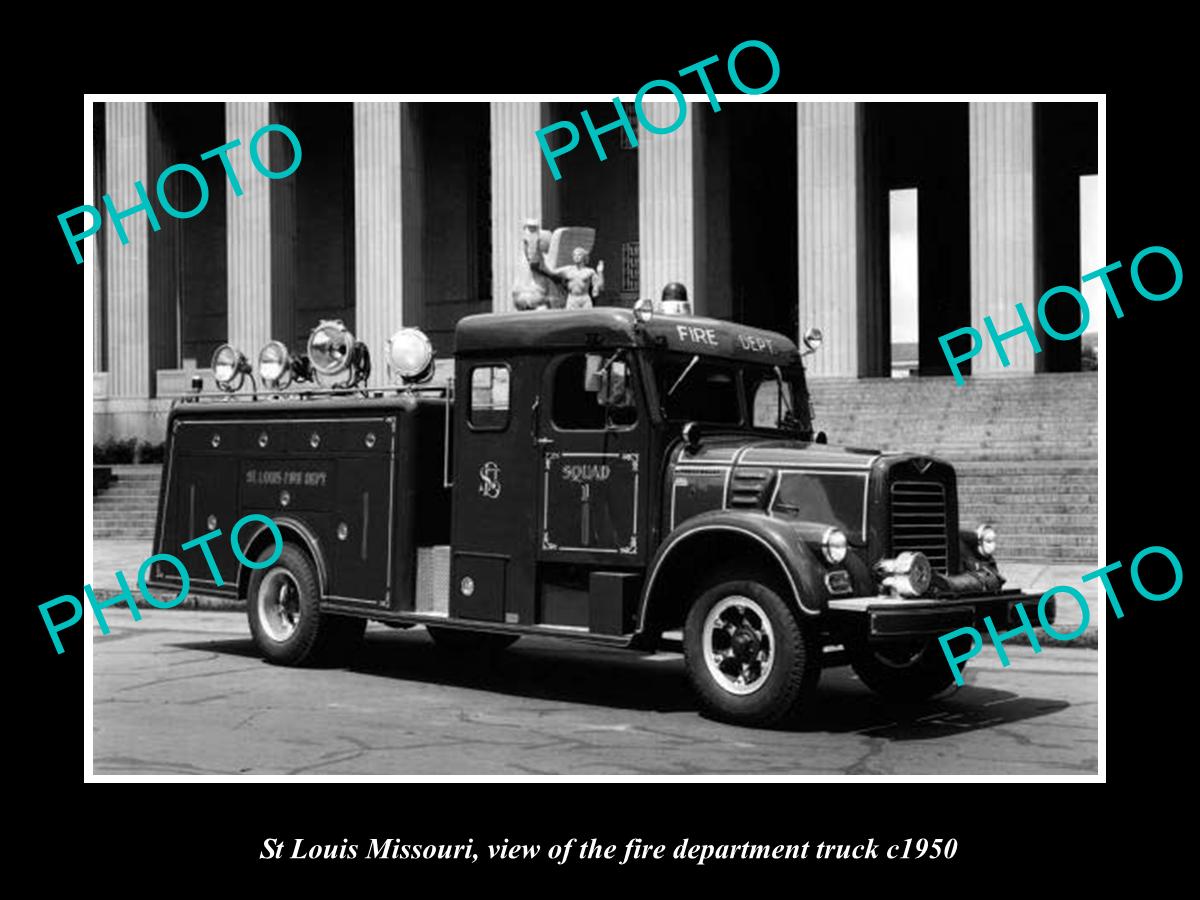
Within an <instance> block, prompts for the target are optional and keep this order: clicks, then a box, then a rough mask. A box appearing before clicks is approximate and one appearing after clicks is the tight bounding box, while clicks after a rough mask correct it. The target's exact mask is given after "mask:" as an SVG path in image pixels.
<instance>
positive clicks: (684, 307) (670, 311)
mask: <svg viewBox="0 0 1200 900" xmlns="http://www.w3.org/2000/svg"><path fill="white" fill-rule="evenodd" d="M661 306H662V313H663V315H664V316H690V315H691V314H692V301H691V300H664V301H662V304H661Z"/></svg>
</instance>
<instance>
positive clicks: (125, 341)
mask: <svg viewBox="0 0 1200 900" xmlns="http://www.w3.org/2000/svg"><path fill="white" fill-rule="evenodd" d="M105 111H106V116H107V118H106V121H105V126H106V134H107V144H108V147H107V153H106V154H105V173H104V183H105V186H106V188H107V191H108V194H109V195H110V196H111V197H112V202H113V206H114V207H116V209H117V210H118V211H120V210H125V209H129V208H130V207H131V206H135V205H136V204H138V203H140V202H141V200H140V198H139V197H138V195H137V191H136V190H135V189H134V186H133V183H134V182H135V181H140V182H141V183H142V186H143V187H144V188H145V190H146V194H147V196H149V197H151V198H152V199H151V203H154V202H155V201H154V200H153V197H154V180H153V178H151V177H150V176H149V175H147V172H146V124H147V122H146V116H147V110H146V104H145V103H109V104H108V105H107V108H106V110H105ZM155 212H156V214H157V215H159V216H160V217H161V216H162V215H164V214H162V213H158V211H157V209H156V210H155ZM104 218H105V221H104V227H103V229H102V231H101V234H102V240H104V241H105V257H106V265H105V279H106V281H107V287H108V303H109V309H108V329H107V331H108V334H107V337H108V369H109V384H108V392H109V396H110V397H117V398H130V399H144V398H148V397H149V396H150V392H151V389H152V387H153V379H152V377H151V376H152V374H153V373H151V371H150V287H149V253H148V243H149V241H150V240H152V239H153V235H152V233H151V229H150V221H149V218H148V217H147V216H146V214H145V213H144V212H138V213H135V214H134V215H132V216H129V217H128V218H126V219H123V220H122V221H121V224H122V225H123V226H124V228H125V232H126V234H127V235H128V237H129V243H128V244H122V243H121V241H120V238H118V237H117V233H116V229H115V228H114V227H113V223H112V221H111V220H110V217H109V215H108V213H107V210H105V216H104Z"/></svg>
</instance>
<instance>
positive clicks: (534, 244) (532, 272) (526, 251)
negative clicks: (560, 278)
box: [512, 219, 553, 310]
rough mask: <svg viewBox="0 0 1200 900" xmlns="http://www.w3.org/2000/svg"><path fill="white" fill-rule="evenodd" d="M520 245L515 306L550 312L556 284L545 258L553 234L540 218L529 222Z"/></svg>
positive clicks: (526, 224) (514, 298)
mask: <svg viewBox="0 0 1200 900" xmlns="http://www.w3.org/2000/svg"><path fill="white" fill-rule="evenodd" d="M521 244H522V247H521V264H520V265H519V266H518V268H517V278H516V281H515V282H514V283H513V291H512V298H513V306H514V307H516V308H517V309H522V310H524V309H548V308H549V307H550V301H551V296H550V295H551V290H552V288H553V285H552V284H551V281H550V275H549V272H547V270H546V265H545V262H544V258H543V255H544V254H545V253H546V251H547V250H549V249H550V232H548V231H545V230H544V229H543V228H542V225H541V222H539V221H538V220H537V219H526V220H525V232H524V234H523V235H522V237H521Z"/></svg>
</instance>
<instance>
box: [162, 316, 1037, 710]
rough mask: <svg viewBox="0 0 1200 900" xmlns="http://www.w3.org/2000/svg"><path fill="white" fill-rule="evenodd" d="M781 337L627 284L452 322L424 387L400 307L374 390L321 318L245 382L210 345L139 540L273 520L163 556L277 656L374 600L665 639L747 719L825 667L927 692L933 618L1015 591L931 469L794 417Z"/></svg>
mask: <svg viewBox="0 0 1200 900" xmlns="http://www.w3.org/2000/svg"><path fill="white" fill-rule="evenodd" d="M806 343H807V344H808V345H809V348H810V349H812V348H814V347H815V346H816V344H817V343H818V337H817V335H816V334H815V333H810V336H808V338H807V340H806ZM803 355H804V354H803V353H802V352H801V350H800V349H799V348H798V347H797V346H796V344H795V343H793V342H792V341H791V340H789V339H788V338H786V337H784V336H783V335H780V334H775V333H772V332H767V331H763V330H760V329H756V328H751V327H746V326H742V325H737V324H733V323H729V322H723V321H717V320H713V319H706V318H700V317H695V316H690V315H664V314H662V313H661V312H658V311H655V310H654V309H653V308H651V307H650V306H649V305H639V307H638V308H637V309H635V310H628V309H619V308H595V309H587V310H577V311H563V310H543V311H534V312H520V313H502V314H488V315H479V316H470V317H467V318H465V319H463V320H462V321H460V322H459V324H458V326H457V330H456V334H455V350H454V368H453V377H452V378H450V379H447V380H446V381H445V383H444V384H443V385H442V386H437V387H432V386H427V385H426V384H425V383H424V382H425V379H426V378H427V377H428V374H429V372H430V371H431V370H432V351H431V349H430V348H429V346H428V341H427V340H426V339H425V338H424V336H423V335H421V334H420V333H419V332H418V331H416V329H402V330H401V331H400V332H398V333H397V335H395V336H394V337H393V339H392V341H390V342H389V345H388V347H387V350H386V357H387V360H388V364H389V369H390V370H391V371H392V373H393V374H394V375H397V380H398V382H399V383H398V384H397V385H396V386H394V387H389V388H385V389H380V388H374V387H372V388H366V387H363V386H362V384H361V382H362V380H363V378H365V376H363V375H362V372H361V370H362V369H364V368H366V369H369V354H367V353H366V352H365V348H362V346H361V345H359V344H357V343H356V342H355V341H354V339H353V337H352V336H351V335H349V333H348V332H346V331H345V329H344V328H342V329H340V331H339V329H338V327H335V325H334V323H322V324H321V326H318V329H315V330H314V336H313V338H311V339H310V341H309V356H308V357H297V358H292V357H291V356H290V354H288V352H287V349H286V348H285V347H283V346H282V345H281V344H278V342H272V344H270V345H268V346H267V347H265V348H263V352H262V354H260V357H259V374H260V376H261V377H262V378H263V379H264V381H265V382H266V384H265V385H264V386H262V387H260V386H259V385H258V384H257V383H256V384H255V389H254V390H253V391H250V392H247V391H244V390H236V389H235V385H234V382H235V381H236V382H238V383H240V381H241V380H242V379H238V378H237V377H236V376H238V375H239V374H240V375H241V376H243V379H244V377H245V376H246V375H250V376H251V378H253V372H252V371H251V369H250V367H249V364H248V363H247V362H246V360H245V357H243V356H241V354H240V353H237V351H235V350H232V348H228V347H223V348H222V349H221V350H219V351H218V354H217V355H216V357H214V373H215V375H216V378H217V381H218V383H220V384H222V385H223V386H224V388H225V390H224V391H223V393H222V396H221V397H219V398H217V399H200V397H199V396H198V395H197V396H195V397H191V398H187V399H186V400H184V401H182V402H179V403H177V404H176V405H175V406H174V407H173V409H172V411H171V414H170V419H169V423H168V446H167V456H166V463H165V466H166V468H165V477H164V478H163V485H162V493H161V496H160V502H159V512H158V520H157V528H156V539H155V547H154V552H155V553H163V552H172V551H174V550H176V548H178V547H179V546H181V545H182V544H183V543H184V542H187V541H189V540H191V539H192V538H194V537H196V536H198V535H201V534H203V533H205V532H212V531H213V530H216V529H222V528H224V529H228V528H229V527H230V526H231V525H232V524H233V523H234V522H235V521H238V520H239V519H240V518H241V517H243V516H245V515H247V514H250V513H258V514H261V515H263V516H266V517H269V518H270V519H271V520H273V522H274V523H275V525H276V527H277V528H278V530H279V535H280V537H281V539H282V543H283V546H282V549H280V548H279V547H277V546H276V540H275V538H274V536H273V534H272V533H271V531H270V529H269V528H267V527H266V526H263V527H261V528H258V529H257V530H255V529H253V528H250V527H247V528H244V529H243V531H242V533H241V535H240V536H239V539H238V540H239V546H241V547H242V548H243V553H244V555H245V556H246V557H247V558H248V559H250V560H252V561H257V562H256V565H258V566H259V567H258V568H255V567H252V566H248V565H244V564H241V563H239V562H238V560H237V559H235V558H234V554H233V553H232V550H231V549H230V548H229V547H228V546H227V545H226V544H224V543H222V542H213V544H212V545H211V546H212V551H213V553H214V554H216V559H215V563H216V564H217V566H218V568H219V569H220V571H222V572H225V573H229V572H236V573H237V575H236V577H235V578H228V577H227V578H226V579H225V580H224V583H220V584H218V583H216V579H214V577H213V572H212V570H211V569H210V567H209V566H208V565H206V564H205V560H204V559H202V558H200V557H199V555H198V554H185V555H184V558H185V562H186V564H187V565H188V571H189V575H190V577H191V579H192V583H193V584H194V585H197V587H198V588H200V589H202V590H204V591H206V592H210V593H214V594H224V595H227V596H232V597H238V598H241V599H244V600H245V601H246V606H247V615H248V619H249V625H250V630H251V632H252V634H253V636H254V640H255V642H256V644H257V645H258V647H259V648H260V650H261V651H262V653H263V654H264V655H265V656H266V657H267V658H268V659H270V660H272V661H274V662H278V663H281V664H287V665H301V664H307V663H311V662H313V661H316V660H319V659H330V658H337V657H344V656H345V654H346V653H348V652H349V651H351V650H352V649H353V647H354V645H355V644H356V643H357V642H358V641H359V640H360V639H361V637H362V635H363V629H364V626H365V623H366V621H367V620H370V619H373V620H378V621H381V622H385V623H387V624H390V625H393V626H398V627H408V626H413V625H423V626H425V627H426V628H427V629H428V630H429V633H430V634H431V635H432V636H433V637H434V639H435V640H436V641H437V642H438V643H439V644H442V645H444V646H446V647H447V648H449V649H451V650H454V651H457V652H465V653H494V652H496V651H498V650H500V649H502V648H503V647H504V646H506V645H508V644H510V643H512V642H513V641H516V640H517V639H518V638H520V637H521V636H523V635H535V634H536V635H551V636H554V637H558V638H564V639H568V640H575V641H584V642H590V643H596V644H604V645H610V646H617V647H626V648H630V649H632V650H641V651H654V650H658V649H662V648H667V649H675V648H680V646H681V649H682V651H683V654H684V658H685V662H686V668H687V672H688V677H689V679H690V681H691V683H692V685H693V686H694V688H695V690H696V693H697V696H698V698H699V701H700V703H701V705H702V706H703V708H704V709H705V710H706V711H707V712H709V713H710V714H711V715H714V716H716V717H718V718H721V719H724V720H727V721H733V722H739V723H745V724H765V723H771V722H775V721H778V720H780V719H782V718H783V717H785V716H789V715H791V714H794V713H796V712H797V711H799V710H801V709H803V706H804V702H805V699H806V698H807V697H809V696H811V693H812V691H813V690H814V689H815V688H816V685H817V682H818V679H819V676H820V672H821V669H822V667H824V666H828V665H836V664H845V663H850V664H852V665H853V666H854V668H855V670H856V672H857V673H858V674H859V676H860V677H861V679H862V680H863V681H864V682H865V683H866V684H867V685H868V686H870V687H871V688H873V689H875V690H876V691H878V692H880V693H882V694H884V695H886V696H889V697H893V698H901V699H908V700H912V699H920V698H924V697H928V696H930V695H932V694H935V693H937V692H939V691H941V690H943V689H945V688H947V687H949V686H950V685H951V684H952V683H953V682H954V674H953V671H952V669H951V667H950V666H949V665H948V662H947V658H946V656H945V654H944V653H943V650H942V648H941V646H940V645H939V643H938V640H937V638H938V637H939V636H940V635H942V634H945V633H947V632H950V631H953V630H955V629H957V628H961V627H963V626H968V625H971V626H973V625H979V623H980V622H981V621H982V618H983V617H984V616H989V615H990V616H991V617H992V618H993V620H994V621H995V622H996V623H997V624H998V625H1000V624H1003V625H1005V626H1007V625H1009V624H1010V623H1013V622H1019V620H1018V619H1016V618H1015V617H1016V616H1019V613H1017V612H1016V607H1018V606H1019V605H1021V604H1028V607H1027V611H1028V613H1029V614H1031V615H1032V616H1036V607H1037V600H1038V598H1037V597H1036V596H1030V595H1026V594H1023V593H1021V592H1020V591H1016V590H1011V589H1009V590H1005V589H1004V588H1003V584H1004V579H1003V578H1002V577H1001V576H1000V574H999V572H998V569H997V567H996V564H995V561H994V553H995V533H994V531H993V530H992V529H990V528H989V527H987V526H986V525H980V526H979V527H978V528H976V527H974V526H967V525H966V524H965V523H960V522H959V519H958V504H957V494H956V481H955V473H954V469H953V468H952V467H951V466H950V465H949V464H947V463H945V462H943V461H940V460H937V459H933V458H930V457H927V456H917V455H914V454H909V453H895V452H890V453H885V452H880V451H877V450H869V449H858V448H837V447H834V446H831V445H829V444H827V443H826V442H825V437H824V435H823V434H820V433H815V432H814V430H813V423H812V414H811V408H810V404H809V397H808V388H807V385H806V382H805V376H804V367H803V364H802V356H803ZM355 366H356V367H357V368H358V370H359V373H358V374H357V375H355V376H354V377H349V378H347V380H346V381H344V382H343V383H342V384H341V385H339V386H335V387H334V388H317V387H310V388H304V387H302V386H301V385H302V383H303V379H305V378H308V379H314V372H316V373H317V375H318V376H319V374H320V373H321V372H326V371H331V372H334V373H335V374H336V372H337V371H340V370H343V369H347V368H350V369H353V368H354V367H355ZM285 372H286V373H289V374H290V375H292V376H294V378H295V380H294V381H293V383H292V384H291V385H290V386H284V384H283V383H284V381H285V380H286V379H285V378H283V377H282V375H283V373H285ZM314 380H320V379H319V377H317V378H315V379H314ZM191 557H195V558H191ZM268 563H269V564H268ZM150 583H151V585H153V586H162V587H164V588H171V587H174V588H176V589H178V587H179V581H178V574H177V573H176V572H175V570H174V569H173V568H171V567H169V566H156V567H155V569H154V570H153V571H152V575H151V579H150ZM1045 614H1046V615H1048V616H1049V618H1050V620H1051V621H1052V620H1053V607H1052V604H1051V606H1050V609H1049V610H1045ZM981 627H982V626H981ZM954 646H958V645H957V644H955V645H954Z"/></svg>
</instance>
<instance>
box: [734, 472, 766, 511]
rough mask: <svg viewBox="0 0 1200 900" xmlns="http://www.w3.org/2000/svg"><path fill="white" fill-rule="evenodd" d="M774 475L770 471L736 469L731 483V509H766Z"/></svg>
mask: <svg viewBox="0 0 1200 900" xmlns="http://www.w3.org/2000/svg"><path fill="white" fill-rule="evenodd" d="M774 474H775V473H774V472H773V471H771V470H770V469H735V470H734V472H733V478H732V479H730V482H729V508H730V509H765V508H766V505H767V497H768V496H769V494H770V489H771V482H772V478H773V476H774Z"/></svg>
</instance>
